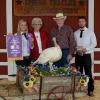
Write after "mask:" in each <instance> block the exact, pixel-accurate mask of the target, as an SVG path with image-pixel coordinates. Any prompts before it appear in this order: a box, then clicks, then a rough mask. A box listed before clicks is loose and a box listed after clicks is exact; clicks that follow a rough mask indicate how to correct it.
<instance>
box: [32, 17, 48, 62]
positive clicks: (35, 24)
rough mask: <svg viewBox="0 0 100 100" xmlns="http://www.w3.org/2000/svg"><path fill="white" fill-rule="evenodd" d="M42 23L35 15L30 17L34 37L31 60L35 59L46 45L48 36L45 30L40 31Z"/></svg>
mask: <svg viewBox="0 0 100 100" xmlns="http://www.w3.org/2000/svg"><path fill="white" fill-rule="evenodd" d="M42 25H43V22H42V19H41V18H39V17H35V18H33V19H32V28H33V32H32V34H33V38H34V49H33V50H32V58H33V60H37V58H38V57H39V54H41V52H42V51H43V50H44V49H46V48H47V47H48V37H47V34H46V32H44V31H40V29H41V27H42Z"/></svg>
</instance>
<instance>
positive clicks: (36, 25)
mask: <svg viewBox="0 0 100 100" xmlns="http://www.w3.org/2000/svg"><path fill="white" fill-rule="evenodd" d="M32 25H36V26H39V25H42V24H32Z"/></svg>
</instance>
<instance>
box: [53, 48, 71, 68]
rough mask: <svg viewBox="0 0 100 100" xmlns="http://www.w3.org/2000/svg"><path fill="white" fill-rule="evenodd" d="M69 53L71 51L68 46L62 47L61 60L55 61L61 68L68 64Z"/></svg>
mask: <svg viewBox="0 0 100 100" xmlns="http://www.w3.org/2000/svg"><path fill="white" fill-rule="evenodd" d="M68 53H69V49H67V48H66V49H62V58H61V59H60V60H59V61H57V62H55V63H54V65H55V66H57V67H58V68H59V67H64V66H65V65H66V64H68V61H67V56H68Z"/></svg>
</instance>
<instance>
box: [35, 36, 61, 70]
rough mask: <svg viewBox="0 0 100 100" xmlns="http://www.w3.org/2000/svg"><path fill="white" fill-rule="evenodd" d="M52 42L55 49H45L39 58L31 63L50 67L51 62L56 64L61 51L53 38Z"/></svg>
mask: <svg viewBox="0 0 100 100" xmlns="http://www.w3.org/2000/svg"><path fill="white" fill-rule="evenodd" d="M53 42H54V45H55V47H50V48H47V49H45V50H44V51H43V52H42V53H41V54H40V56H39V58H38V59H37V60H36V61H35V62H34V63H33V65H35V64H47V63H49V64H50V66H52V64H53V62H56V61H58V60H60V59H61V58H62V51H61V49H60V47H59V45H58V44H57V42H56V38H55V37H53ZM50 69H52V68H50Z"/></svg>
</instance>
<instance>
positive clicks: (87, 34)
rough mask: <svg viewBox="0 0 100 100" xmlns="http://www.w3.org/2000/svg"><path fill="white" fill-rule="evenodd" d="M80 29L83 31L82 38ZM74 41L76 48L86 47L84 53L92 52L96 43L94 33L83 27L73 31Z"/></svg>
mask: <svg viewBox="0 0 100 100" xmlns="http://www.w3.org/2000/svg"><path fill="white" fill-rule="evenodd" d="M80 30H84V31H83V35H82V38H80V32H81V31H80ZM74 36H75V41H76V46H77V48H79V47H83V48H86V50H87V52H86V54H89V53H92V52H93V51H94V48H95V47H96V45H97V40H96V36H95V33H94V32H93V31H91V30H89V29H88V28H86V27H84V28H83V29H78V30H77V31H75V32H74Z"/></svg>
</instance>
